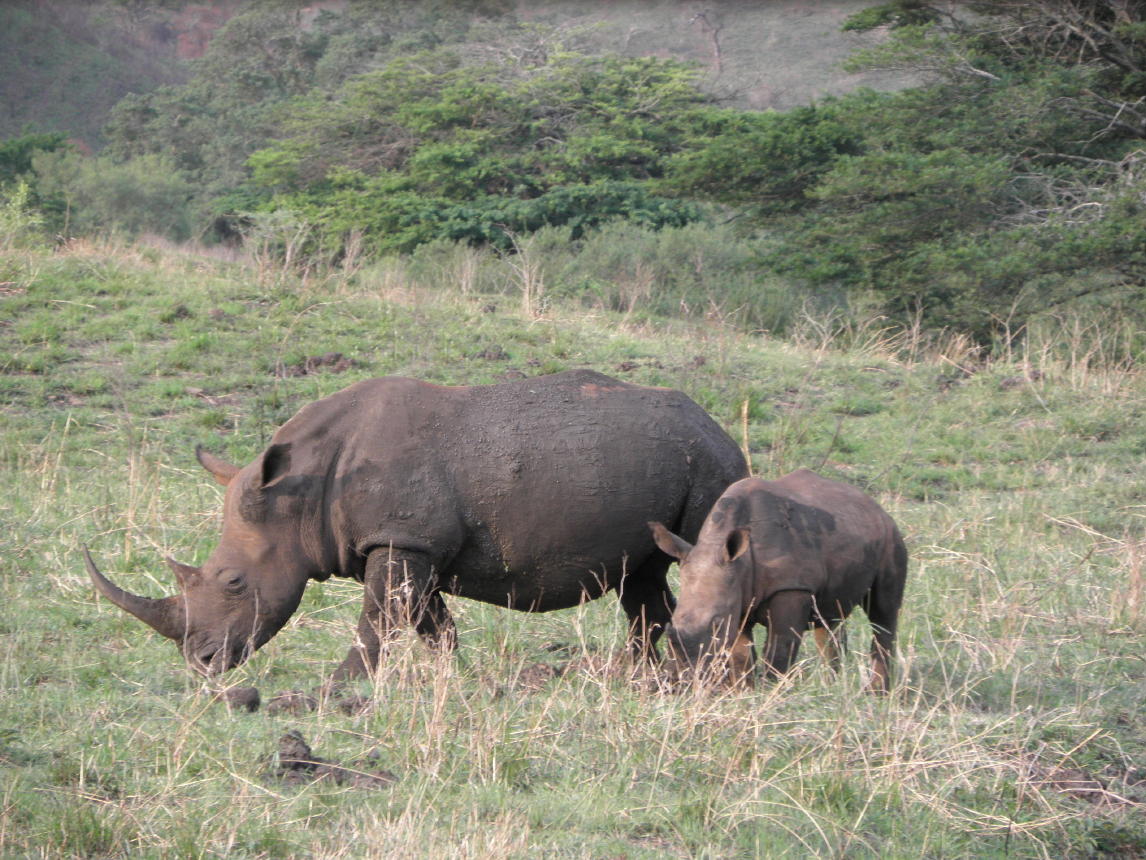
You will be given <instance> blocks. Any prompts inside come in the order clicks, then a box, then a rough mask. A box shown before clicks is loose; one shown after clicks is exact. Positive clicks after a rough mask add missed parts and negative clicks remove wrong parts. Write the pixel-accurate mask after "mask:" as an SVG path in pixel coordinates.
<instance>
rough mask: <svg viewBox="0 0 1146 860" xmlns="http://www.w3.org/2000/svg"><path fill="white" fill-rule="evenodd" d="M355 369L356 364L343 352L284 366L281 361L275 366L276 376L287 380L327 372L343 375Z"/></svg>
mask: <svg viewBox="0 0 1146 860" xmlns="http://www.w3.org/2000/svg"><path fill="white" fill-rule="evenodd" d="M352 367H354V362H353V361H352V360H351V359H349V358H347V357H346V356H344V355H343V354H342V353H341V352H326V353H323V354H322V355H312V356H310V357H309V358H304V359H302V360H301V361H296V362H295V363H294V364H283V363H282V362H281V361H280V362H279V363H278V364H277V365H275V376H277V377H280V378H285V377H289V376H310V375H311V374H312V373H318V372H319V371H320V370H325V371H328V372H330V373H343V372H344V371H347V370H350V368H352Z"/></svg>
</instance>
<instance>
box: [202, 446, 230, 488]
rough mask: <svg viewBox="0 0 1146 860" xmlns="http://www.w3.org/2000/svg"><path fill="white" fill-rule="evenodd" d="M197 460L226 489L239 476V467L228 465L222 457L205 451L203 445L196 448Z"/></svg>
mask: <svg viewBox="0 0 1146 860" xmlns="http://www.w3.org/2000/svg"><path fill="white" fill-rule="evenodd" d="M195 459H196V460H198V461H199V465H201V466H202V467H203V468H204V469H206V470H207V471H208V472H210V473H211V474H212V475H214V476H215V480H216V481H218V482H219V483H220V484H222V485H223V486H224V487H225V486H227V484H229V483H231V480H232V479H233V478H234V477H235V475H237V474H239V467H238V466H235V465H233V464H231V463H228V462H227V461H226V460H223V459H221V458H220V457H216V456H215V455H214V454H212V453H211V452H210V451H207V450H206V449H204V448H203V446H202V445H196V446H195Z"/></svg>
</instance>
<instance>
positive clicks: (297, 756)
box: [269, 729, 398, 788]
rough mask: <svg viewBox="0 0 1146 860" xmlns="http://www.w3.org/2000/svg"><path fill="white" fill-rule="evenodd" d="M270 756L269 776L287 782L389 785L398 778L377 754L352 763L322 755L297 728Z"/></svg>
mask: <svg viewBox="0 0 1146 860" xmlns="http://www.w3.org/2000/svg"><path fill="white" fill-rule="evenodd" d="M271 758H272V760H273V763H274V766H273V769H272V771H271V773H270V775H269V776H270V777H271V778H272V779H274V780H276V781H279V782H285V783H287V784H288V785H305V784H307V783H311V782H318V781H326V782H333V783H334V784H335V785H346V786H350V787H352V788H388V787H390V786H391V785H393V784H394V783H396V782H397V781H398V777H397V776H395V775H394V774H393V773H391V772H390V771H388V770H385V769H382V768H380V767H379V762H378V756H377V754H371V755H369V756H367V757H366V758H365V759H363V760H362V761H358V762H355V763H353V764H351V765H349V766H344V765H340V764H336V763H334V762H332V761H328V760H327V759H324V758H320V757H319V756H317V755H315V754H314V751H313V750H312V749H311V748H310V744H308V743H307V742H306V740H305V739H304V738H303V736H302V733H301V732H299V731H298V730H297V729H291V730H290V731H288V732H287V733H286V734H284V735H283V736H282V737H281V738H279V742H278V749H276V750H275V752H274V753H273V755H272V756H271Z"/></svg>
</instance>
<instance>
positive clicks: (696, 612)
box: [649, 470, 907, 692]
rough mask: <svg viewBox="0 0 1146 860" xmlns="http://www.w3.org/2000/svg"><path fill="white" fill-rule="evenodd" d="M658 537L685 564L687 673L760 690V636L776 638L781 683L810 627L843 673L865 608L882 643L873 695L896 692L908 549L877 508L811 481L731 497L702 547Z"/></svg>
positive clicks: (706, 530)
mask: <svg viewBox="0 0 1146 860" xmlns="http://www.w3.org/2000/svg"><path fill="white" fill-rule="evenodd" d="M649 526H650V528H651V529H652V532H653V536H654V538H655V540H656V542H657V546H659V547H660V548H661V549H662V550H663V551H664V552H665V553H666V554H668V555H670V556H672V557H673V558H676V559H678V560H679V562H680V579H681V593H680V600H679V602H678V604H677V607H676V609H675V611H674V612H673V616H672V621H671V624H670V626H669V628H668V631H667V635H668V641H669V652H670V658H671V660H672V663H673V665H674V667H676V668H677V669H678V671H679V672H680V673H682V674H684V675H686V676H687V675H690V674H692V673H696V674H698V675H700V676H702V677H716V678H726V677H729V676H731V677H732V679H733V680H750V679H751V674H752V664H753V656H754V655H753V648H752V627H753V626H754V625H756V624H762V625H764V626H766V627H767V628H768V639H767V643H766V645H765V649H764V662H765V666H766V669H767V671H768V673H769V674H770V675H776V674H783V673H784V672H786V671H787V670H788V667H789V666H790V665H791V663H792V661H794V660H795V659H796V655H797V653H798V651H799V648H800V640H801V638H802V637H803V634H804V632H805V631H806V630H807V629H808V627H809V626H812V627H814V628H815V630H816V639H817V642H818V644H819V645H820V646H821V650H824V651H825V652H826V655H827V656H828V657H829V659H830V660H831V662H832V665H833V666H838V663H839V648H838V646H839V645H841V644H842V632H841V631H839V630H838V629H837V628H838V627H839V625H840V623H841V622H842V621H843V620H844V619H845V618H847V616H848V614H849V613H850V612H851V610H852V609H853V608H854V607H855V606H857V605H859V606H863V608H864V610H865V611H866V613H867V615H868V619H869V620H870V621H871V624H872V628H873V631H874V635H873V641H872V653H871V658H872V672H873V674H872V679H871V687H872V688H873V689H875V690H877V691H880V692H884V691H886V690H887V689H888V686H889V683H890V668H889V661H890V656H891V651H892V647H893V645H894V641H895V631H896V626H897V620H898V616H899V607H900V604H901V603H902V601H903V588H904V581H905V579H906V576H907V549H906V547H905V546H904V543H903V538H902V537H901V536H900V534H899V529H898V528H897V527H896V525H895V523H894V521H892V519H891V517H889V516H888V515H887V513H885V512H884V510H883V509H882V508H881V507H880V506H879V505H878V504H876V502H875V501H874V500H873V499H871V498H870V497H868V496H867V495H865V494H864V493H862V492H860V491H859V490H857V489H855V488H854V487H850V486H848V485H847V484H842V483H840V482H838V481H831V480H828V479H827V478H822V477H820V476H819V475H816V474H814V473H812V472H809V471H806V470H801V471H798V472H793V473H792V474H790V475H786V476H785V477H783V478H780V479H779V480H776V481H764V480H761V479H760V478H745V479H744V480H742V481H738V482H736V483H735V484H733V485H732V486H730V487H729V488H728V489H727V490H726V491H725V493H724V494H723V495H722V496H721V497H720V499H719V500H718V501H717V502H716V504H715V505H714V506H713V509H712V511H711V512H710V513H709V515H708V518H707V519H706V520H705V523H704V526H703V527H702V528H701V531H700V536H699V537H698V538H697V541H696V545H695V546H693V545H692V544H691V543H689V542H688V541H687V540H685V539H684V538H681V537H678V536H677V535H675V534H673V533H672V532H671V531H669V530H668V529H667V528H666V527H665V526H664V525H662V524H661V523H656V522H653V523H649Z"/></svg>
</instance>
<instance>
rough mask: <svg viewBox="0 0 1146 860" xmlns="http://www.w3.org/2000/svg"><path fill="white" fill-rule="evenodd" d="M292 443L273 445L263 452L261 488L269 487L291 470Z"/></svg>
mask: <svg viewBox="0 0 1146 860" xmlns="http://www.w3.org/2000/svg"><path fill="white" fill-rule="evenodd" d="M290 448H291V444H290V442H284V443H281V444H276V445H271V447H269V448H267V450H266V451H265V452H263V469H262V480H261V482H260V484H259V486H261V487H269V486H270V485H271V484H273V483H274V482H275V481H277V480H278V479H279V478H281V477H282V476H283V475H285V474H286V473H287V471H289V470H290Z"/></svg>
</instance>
